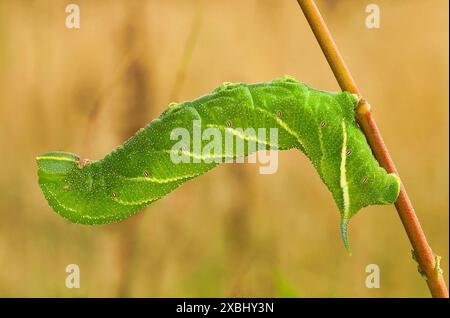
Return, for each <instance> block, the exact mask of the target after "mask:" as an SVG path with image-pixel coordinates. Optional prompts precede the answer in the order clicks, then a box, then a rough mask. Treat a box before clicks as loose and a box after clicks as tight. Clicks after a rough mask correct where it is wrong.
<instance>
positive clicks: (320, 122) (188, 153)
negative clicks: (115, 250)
mask: <svg viewBox="0 0 450 318" xmlns="http://www.w3.org/2000/svg"><path fill="white" fill-rule="evenodd" d="M358 100H359V97H358V96H356V95H354V94H350V93H348V92H336V93H334V92H326V91H322V90H317V89H314V88H311V87H309V86H308V85H306V84H304V83H300V82H298V81H297V80H295V79H294V78H292V77H289V76H285V77H283V78H280V79H276V80H273V81H271V82H268V83H256V84H243V83H237V84H232V83H224V84H222V85H220V86H219V87H218V88H216V89H215V90H213V91H212V92H211V93H210V94H207V95H205V96H202V97H200V98H198V99H195V100H193V101H189V102H183V103H173V104H170V105H169V107H168V108H167V109H166V110H165V111H164V112H163V113H162V114H161V115H160V117H159V118H157V119H155V120H153V121H152V122H151V123H150V124H148V125H147V126H146V127H145V128H142V129H141V130H139V131H138V132H137V133H136V134H135V135H134V136H133V137H131V138H130V139H129V140H127V141H126V142H125V143H124V144H123V145H121V146H119V147H117V148H116V149H115V150H113V151H112V152H111V153H109V154H107V155H106V156H105V157H104V158H103V159H101V160H93V161H85V160H81V159H80V158H79V157H78V156H76V155H75V154H72V153H67V152H49V153H45V154H42V155H40V156H38V157H37V158H36V161H37V165H38V177H39V185H40V187H41V189H42V191H43V193H44V196H45V198H46V199H47V201H48V203H49V205H50V206H51V207H52V208H53V209H54V210H55V211H56V212H57V213H59V214H60V215H61V216H63V217H64V218H66V219H68V220H70V221H71V222H74V223H82V224H103V223H110V222H115V221H120V220H123V219H125V218H127V217H129V216H131V215H133V214H134V213H136V212H137V211H139V210H141V209H142V208H144V207H145V206H147V205H149V204H151V203H153V202H155V201H156V200H158V199H160V198H162V197H163V196H164V195H166V194H167V193H169V192H171V191H173V190H174V189H176V188H177V187H179V186H180V185H181V184H183V183H185V182H186V181H188V180H190V179H193V178H195V177H198V176H200V175H202V174H204V173H205V172H207V171H208V170H210V169H212V168H214V167H215V166H217V165H219V164H220V161H217V160H207V159H208V158H207V157H209V159H211V157H210V156H208V153H207V154H206V155H205V152H203V153H200V152H198V149H197V151H196V149H195V146H194V147H190V146H189V145H187V146H185V145H183V146H181V147H179V148H178V150H173V149H174V144H175V143H176V142H178V143H179V141H177V140H175V141H174V139H173V138H171V134H172V133H173V131H174V130H176V129H177V128H179V127H183V128H184V129H186V130H187V131H188V132H190V133H191V135H195V130H196V129H197V130H199V131H201V132H204V131H205V130H206V129H208V128H211V127H215V128H217V129H219V130H220V131H221V132H223V133H224V134H225V135H227V136H231V137H232V138H236V139H239V138H240V139H242V140H244V142H245V143H246V145H248V144H249V142H250V140H249V138H247V137H246V135H245V134H242V133H239V130H237V129H236V127H240V128H242V129H247V128H254V129H258V128H276V129H277V131H278V141H277V144H276V145H273V144H271V143H270V142H267V138H266V140H259V141H260V142H261V143H262V144H263V145H264V148H265V149H266V150H267V149H270V150H274V149H275V150H287V149H298V150H300V151H301V152H303V153H304V154H305V155H306V156H307V157H308V158H309V159H310V161H311V162H312V164H313V166H314V168H315V169H316V170H317V172H318V174H319V175H320V178H321V179H322V180H323V182H324V183H325V185H326V186H327V188H328V189H329V190H330V192H331V194H332V197H333V199H334V201H335V203H336V205H337V207H338V209H339V212H340V216H341V225H340V230H341V236H342V239H343V241H344V244H345V246H346V248H347V249H349V244H348V238H347V226H348V222H349V220H350V218H351V217H352V216H353V215H355V214H356V213H357V212H358V211H359V210H360V209H361V208H363V207H365V206H368V205H376V204H391V203H393V202H395V200H396V198H397V196H398V194H399V191H400V180H399V178H398V177H397V176H396V175H395V174H388V173H387V172H386V171H385V170H384V169H383V168H382V167H380V165H379V164H378V162H377V161H376V159H375V158H374V156H373V154H372V151H371V149H370V147H369V145H368V143H367V141H366V138H365V136H364V134H363V133H362V131H361V129H360V128H359V126H358V124H357V122H356V120H355V108H356V105H357V103H358ZM193 123H194V124H193ZM172 137H173V136H172ZM194 138H196V137H195V136H192V137H191V139H194ZM197 139H198V136H197ZM261 139H263V138H261ZM194 142H195V140H194ZM205 142H206V141H205V140H202V141H201V145H203V146H204V145H205ZM225 148H226V147H225ZM249 148H251V147H244V149H243V150H240V151H238V150H237V149H235V148H232V149H227V150H225V151H222V156H223V158H228V159H230V158H231V159H232V158H237V157H240V156H247V155H250V154H251V153H252V152H254V151H256V150H259V149H261V148H258V149H253V150H252V149H250V150H249ZM174 152H175V154H177V155H180V156H181V159H182V160H180V161H179V162H174V160H173V156H174ZM186 158H187V159H196V160H184V159H186ZM223 158H222V159H223ZM216 159H217V158H216Z"/></svg>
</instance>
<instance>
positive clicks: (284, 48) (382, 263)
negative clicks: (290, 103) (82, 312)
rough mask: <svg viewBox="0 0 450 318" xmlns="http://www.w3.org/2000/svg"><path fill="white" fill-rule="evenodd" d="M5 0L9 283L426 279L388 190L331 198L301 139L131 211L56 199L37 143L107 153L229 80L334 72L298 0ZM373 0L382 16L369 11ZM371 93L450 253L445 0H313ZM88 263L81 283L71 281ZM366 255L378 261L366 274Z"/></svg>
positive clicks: (2, 261)
mask: <svg viewBox="0 0 450 318" xmlns="http://www.w3.org/2000/svg"><path fill="white" fill-rule="evenodd" d="M69 3H70V2H68V1H50V0H47V1H43V0H42V1H38V0H35V1H31V0H28V1H10V0H1V1H0V127H1V134H0V152H1V156H0V162H1V164H0V217H1V221H0V296H6V297H18V296H21V297H32V296H40V297H41V296H42V297H59V296H62V297H82V296H86V297H94V296H99V297H115V296H125V297H176V296H178V297H206V296H209V297H214V296H220V297H233V296H243V297H246V296H254V297H257V296H261V297H264V296H271V297H285V296H294V297H427V296H428V295H429V292H428V290H427V287H426V284H425V282H424V281H423V280H422V278H421V277H420V275H419V274H418V273H417V269H416V264H415V263H414V261H413V260H412V259H411V252H410V245H409V242H408V240H407V237H406V234H405V232H404V230H403V227H402V225H401V222H400V219H399V217H398V215H397V212H396V210H395V209H394V207H393V206H378V207H370V208H366V209H363V210H362V211H360V212H359V214H358V215H357V216H356V217H355V218H354V219H352V222H351V226H350V240H351V244H352V249H353V256H349V255H347V253H346V251H345V249H344V247H343V244H342V242H341V240H340V236H339V213H338V210H337V208H336V206H335V205H334V203H333V201H332V197H331V194H330V193H329V192H328V191H327V189H326V187H325V186H324V185H323V184H322V183H321V181H320V179H319V177H318V175H317V173H316V172H315V171H314V169H313V167H312V165H311V164H310V163H309V161H308V160H307V159H306V157H305V156H304V155H302V154H299V153H298V152H296V151H288V152H282V153H280V155H279V167H278V172H277V173H276V174H273V175H260V174H259V173H258V172H259V170H258V166H257V165H254V164H253V165H251V164H250V165H243V164H237V165H224V166H221V167H219V168H217V169H215V170H212V171H211V172H209V173H207V174H206V175H204V176H202V177H200V178H198V179H195V180H194V181H191V182H188V183H187V184H185V185H184V186H183V187H181V188H179V189H177V190H176V191H174V192H173V193H171V194H169V195H168V196H167V197H165V198H163V199H162V200H160V201H158V202H156V203H155V204H154V205H152V206H150V207H148V208H146V209H145V210H144V211H143V212H141V213H138V214H137V215H135V216H133V217H131V218H130V219H128V220H127V221H124V222H121V223H117V224H111V225H104V226H83V225H75V224H71V223H69V222H68V221H66V220H64V219H63V218H61V217H60V216H59V215H57V214H56V213H55V212H53V210H51V208H50V207H49V206H48V205H47V202H46V201H45V199H44V196H43V195H42V193H41V191H40V189H39V187H38V183H37V175H36V164H35V157H36V156H37V155H38V154H40V153H43V152H46V151H51V150H62V151H70V152H75V153H77V154H79V155H80V156H81V157H87V158H91V159H98V158H101V157H103V156H104V155H105V154H106V153H108V152H109V151H111V150H112V149H113V148H114V147H116V146H118V145H119V144H121V143H123V142H124V141H125V140H126V139H127V138H129V137H130V136H132V135H133V134H134V132H135V131H136V130H137V129H138V128H140V127H142V126H144V125H146V124H147V123H148V122H150V120H151V119H153V118H155V117H156V116H158V115H159V114H160V113H161V111H163V110H164V109H165V108H166V107H167V105H168V104H169V103H170V102H171V101H184V100H191V99H194V98H196V97H198V96H200V95H203V94H205V93H207V92H209V91H211V90H212V89H213V88H215V87H216V86H218V85H219V84H220V83H221V82H224V81H231V82H261V81H269V80H272V79H273V78H276V77H279V76H282V75H284V74H290V75H292V76H294V77H296V78H297V79H299V80H301V81H304V82H306V83H308V84H310V85H311V86H314V87H317V88H321V89H325V90H332V91H335V90H338V89H339V87H338V85H337V84H336V81H335V79H334V77H333V75H332V73H331V71H330V69H329V66H328V65H327V63H326V61H325V59H324V57H323V55H322V53H321V51H320V49H319V47H318V45H317V43H316V41H315V39H314V37H313V35H312V33H311V31H310V29H309V26H308V25H307V24H306V21H305V18H304V17H303V15H302V13H301V10H300V8H299V6H298V4H297V3H296V1H295V0H247V1H239V0H214V1H211V0H209V1H208V0H204V1H202V0H198V1H197V0H164V1H163V0H153V1H87V0H83V1H82V0H77V1H74V2H73V3H76V4H78V5H79V7H80V13H81V27H80V29H67V28H66V27H65V20H66V16H67V15H68V14H67V13H66V12H65V8H66V5H67V4H69ZM369 3H376V4H378V5H379V7H380V10H381V12H380V13H381V27H380V28H379V29H368V28H366V26H365V19H366V17H367V15H368V13H366V12H365V8H366V6H367V5H368V4H369ZM318 5H319V7H320V9H321V10H322V14H323V15H324V17H325V19H326V21H327V22H328V24H329V27H330V29H331V31H332V33H333V35H334V37H335V40H336V42H337V44H338V46H339V48H340V50H341V52H342V54H343V56H344V58H345V60H346V61H347V63H348V65H349V67H350V69H351V71H352V73H353V76H354V77H355V79H356V82H357V83H358V85H359V86H360V89H361V91H362V92H364V96H365V97H366V98H367V99H368V100H369V101H370V102H371V104H372V106H373V108H374V114H375V116H376V118H377V121H378V125H379V128H380V129H381V131H382V133H383V135H384V139H385V141H386V143H387V145H388V147H389V149H390V151H391V154H392V156H393V158H394V160H395V161H396V164H397V167H398V169H399V172H400V174H401V176H402V179H403V182H404V183H405V185H406V187H407V189H408V192H409V195H410V197H411V198H412V201H413V203H414V204H415V208H416V210H417V214H418V216H419V218H420V220H421V223H422V226H423V228H424V230H425V232H426V234H427V237H428V240H429V242H430V244H431V246H432V247H433V249H434V251H435V253H436V254H439V255H441V256H442V257H443V264H442V268H443V270H444V271H445V276H446V279H447V282H448V269H449V267H448V259H449V255H448V254H449V170H448V169H449V168H448V164H449V149H448V146H449V140H448V138H449V122H448V116H449V107H448V105H449V95H448V85H449V72H448V67H449V65H448V54H449V42H448V36H449V34H448V33H449V32H448V28H449V19H448V9H449V8H448V6H449V4H448V2H447V1H446V0H434V1H420V0H409V1H387V0H386V1H381V0H377V1H370V2H369V1H355V0H352V1H350V0H346V1H332V0H327V1H325V0H322V1H318ZM72 263H74V264H78V265H79V266H80V272H81V276H80V278H81V288H79V289H68V288H66V286H65V279H66V276H67V273H66V272H65V268H66V266H67V265H68V264H72ZM368 264H377V265H378V266H379V267H380V271H381V286H380V288H379V289H368V288H366V286H365V279H366V276H367V275H368V273H366V272H365V268H366V266H367V265H368Z"/></svg>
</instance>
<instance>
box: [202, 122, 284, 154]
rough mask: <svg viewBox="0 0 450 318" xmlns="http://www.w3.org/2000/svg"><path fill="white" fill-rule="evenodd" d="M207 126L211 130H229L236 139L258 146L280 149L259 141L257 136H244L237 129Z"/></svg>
mask: <svg viewBox="0 0 450 318" xmlns="http://www.w3.org/2000/svg"><path fill="white" fill-rule="evenodd" d="M207 126H208V127H209V128H219V129H223V130H228V131H230V132H231V133H232V134H233V135H235V136H236V137H239V138H241V139H242V140H244V141H254V142H256V143H257V144H262V145H267V146H270V147H272V148H275V149H278V146H276V145H272V144H271V143H270V142H267V141H263V140H259V139H258V138H257V137H256V136H252V135H249V136H247V135H245V134H243V132H242V131H239V130H237V129H235V128H231V127H225V126H221V125H213V124H210V125H207Z"/></svg>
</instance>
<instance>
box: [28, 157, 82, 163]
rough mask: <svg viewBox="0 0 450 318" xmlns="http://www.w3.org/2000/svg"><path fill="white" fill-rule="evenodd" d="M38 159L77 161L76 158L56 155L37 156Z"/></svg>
mask: <svg viewBox="0 0 450 318" xmlns="http://www.w3.org/2000/svg"><path fill="white" fill-rule="evenodd" d="M36 160H60V161H72V162H75V161H76V160H75V159H70V158H67V157H54V156H44V157H36Z"/></svg>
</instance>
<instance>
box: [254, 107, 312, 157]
mask: <svg viewBox="0 0 450 318" xmlns="http://www.w3.org/2000/svg"><path fill="white" fill-rule="evenodd" d="M255 109H256V110H257V111H259V112H261V113H264V114H266V115H267V116H269V117H271V118H272V119H275V121H276V122H277V123H278V125H280V126H281V128H283V129H284V130H285V131H286V132H287V133H288V134H289V135H291V136H293V137H294V138H295V139H296V140H297V142H298V143H299V144H300V145H301V146H302V147H303V148H305V145H304V144H303V142H302V140H301V139H300V136H299V135H298V134H297V133H296V132H295V131H293V130H292V129H291V127H289V126H288V124H286V122H285V121H283V120H282V119H281V118H279V117H277V116H274V115H273V114H272V113H270V112H268V111H267V110H265V109H263V108H260V107H255ZM305 149H306V148H305Z"/></svg>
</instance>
